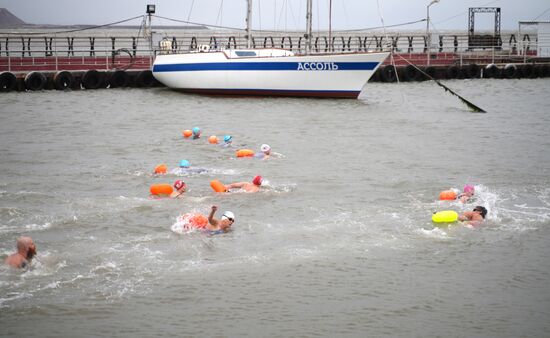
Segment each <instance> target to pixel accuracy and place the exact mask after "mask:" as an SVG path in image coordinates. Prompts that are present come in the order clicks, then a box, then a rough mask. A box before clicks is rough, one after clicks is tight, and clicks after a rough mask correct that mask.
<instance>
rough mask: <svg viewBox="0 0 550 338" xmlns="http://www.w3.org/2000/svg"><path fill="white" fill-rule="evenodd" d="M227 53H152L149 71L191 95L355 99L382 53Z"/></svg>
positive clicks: (382, 56)
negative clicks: (243, 54) (152, 61)
mask: <svg viewBox="0 0 550 338" xmlns="http://www.w3.org/2000/svg"><path fill="white" fill-rule="evenodd" d="M232 55H233V54H230V52H227V51H225V52H208V53H187V54H169V55H158V56H157V57H156V58H155V62H154V64H153V75H154V76H155V78H156V79H157V80H158V81H160V82H161V83H163V84H164V85H166V86H167V87H170V88H173V89H177V90H182V91H188V92H195V93H204V94H227V95H269V96H271V95H277V96H307V97H348V98H357V96H359V94H360V93H361V89H362V88H363V86H364V85H365V83H366V82H367V81H368V80H369V79H370V77H371V76H372V75H373V74H374V72H375V71H376V69H377V68H378V67H379V65H380V64H381V63H382V62H383V61H384V60H385V59H386V57H387V56H388V53H353V54H351V53H350V54H327V55H304V56H294V55H293V56H267V57H232Z"/></svg>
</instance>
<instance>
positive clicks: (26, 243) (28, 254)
mask: <svg viewBox="0 0 550 338" xmlns="http://www.w3.org/2000/svg"><path fill="white" fill-rule="evenodd" d="M17 252H18V253H20V254H21V255H23V257H25V258H26V259H31V258H33V257H34V255H36V246H35V245H34V242H33V241H32V238H30V237H28V236H22V237H19V238H18V239H17Z"/></svg>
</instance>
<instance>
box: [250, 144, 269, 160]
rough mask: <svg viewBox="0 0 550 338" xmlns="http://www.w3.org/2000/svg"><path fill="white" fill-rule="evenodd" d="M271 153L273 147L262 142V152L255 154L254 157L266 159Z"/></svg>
mask: <svg viewBox="0 0 550 338" xmlns="http://www.w3.org/2000/svg"><path fill="white" fill-rule="evenodd" d="M270 155H271V147H270V146H269V145H268V144H262V146H261V147H260V152H259V153H256V154H254V157H256V158H259V159H262V160H265V159H268V158H269V156H270Z"/></svg>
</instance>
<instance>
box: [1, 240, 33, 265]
mask: <svg viewBox="0 0 550 338" xmlns="http://www.w3.org/2000/svg"><path fill="white" fill-rule="evenodd" d="M35 255H36V245H34V242H33V241H32V238H30V237H27V236H22V237H19V238H18V239H17V252H16V253H14V254H11V255H9V256H8V258H6V261H5V263H6V264H7V265H9V266H11V267H13V268H18V269H22V268H26V267H27V266H28V265H29V264H30V263H31V260H32V258H33V257H34V256H35Z"/></svg>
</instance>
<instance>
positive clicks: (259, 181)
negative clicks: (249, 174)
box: [252, 175, 263, 185]
mask: <svg viewBox="0 0 550 338" xmlns="http://www.w3.org/2000/svg"><path fill="white" fill-rule="evenodd" d="M262 181H263V178H262V176H260V175H258V176H256V177H254V179H253V180H252V183H254V184H255V185H262Z"/></svg>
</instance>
